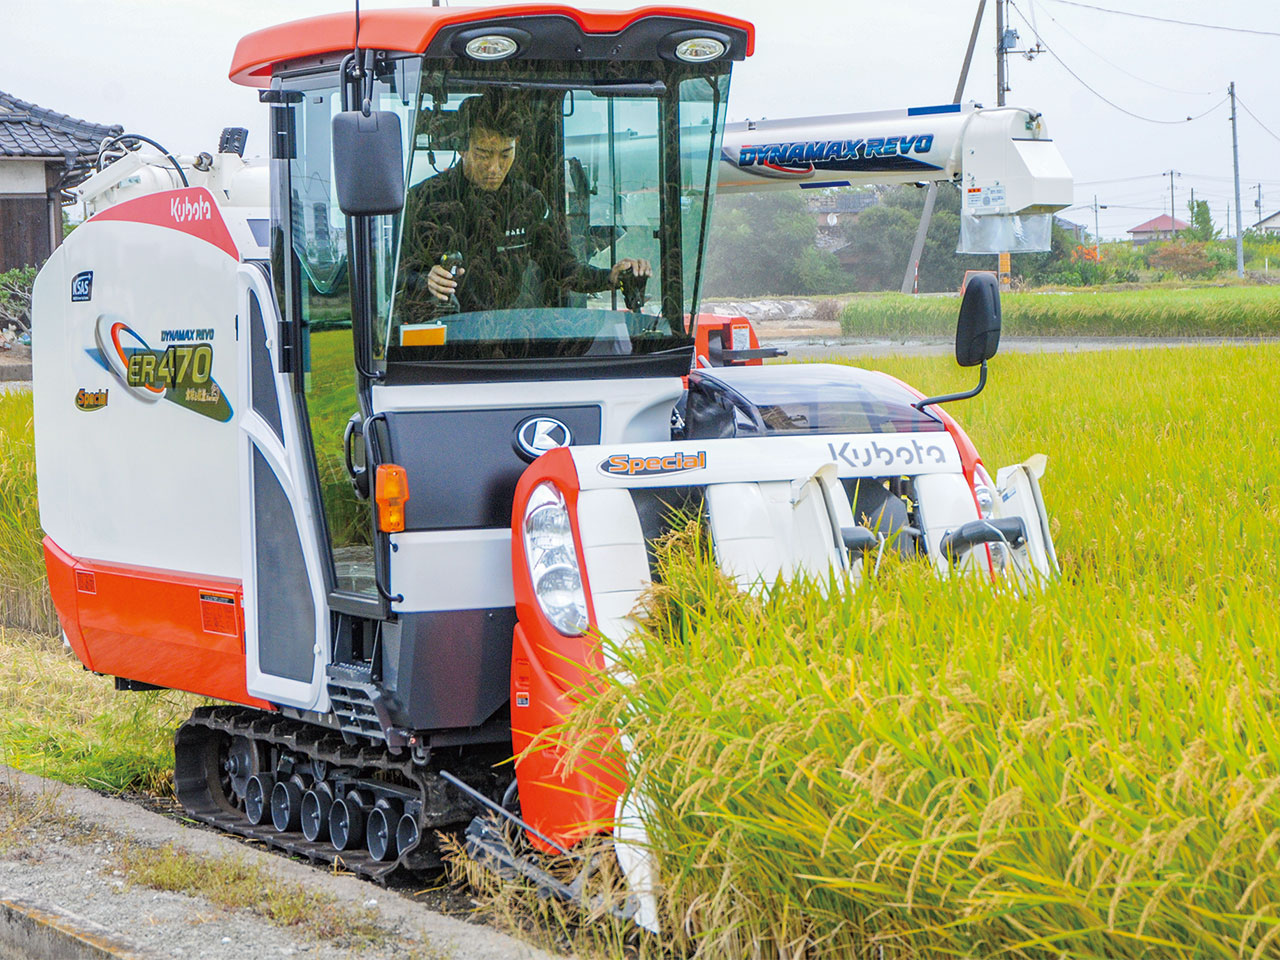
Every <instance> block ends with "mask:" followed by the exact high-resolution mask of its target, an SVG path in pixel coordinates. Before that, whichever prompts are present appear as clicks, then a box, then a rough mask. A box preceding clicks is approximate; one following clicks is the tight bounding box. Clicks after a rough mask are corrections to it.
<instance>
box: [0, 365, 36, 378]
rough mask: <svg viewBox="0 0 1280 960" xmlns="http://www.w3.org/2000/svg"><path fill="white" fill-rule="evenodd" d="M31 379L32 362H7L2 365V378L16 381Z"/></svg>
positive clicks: (0, 370) (0, 375)
mask: <svg viewBox="0 0 1280 960" xmlns="http://www.w3.org/2000/svg"><path fill="white" fill-rule="evenodd" d="M30 379H31V364H30V363H7V364H5V365H4V366H2V367H0V380H5V381H15V380H27V381H29V380H30Z"/></svg>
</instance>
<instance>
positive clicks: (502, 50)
mask: <svg viewBox="0 0 1280 960" xmlns="http://www.w3.org/2000/svg"><path fill="white" fill-rule="evenodd" d="M466 49H467V56H469V57H471V58H472V59H473V60H505V59H507V57H509V56H511V55H512V54H513V53H515V52H516V51H517V50H518V49H520V45H519V44H517V43H516V42H515V41H514V40H512V39H511V38H510V37H504V36H503V35H502V34H499V33H491V34H486V35H485V36H483V37H476V38H475V39H474V40H469V41H467V47H466Z"/></svg>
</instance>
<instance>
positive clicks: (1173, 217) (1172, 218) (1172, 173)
mask: <svg viewBox="0 0 1280 960" xmlns="http://www.w3.org/2000/svg"><path fill="white" fill-rule="evenodd" d="M1161 176H1162V177H1168V178H1169V239H1170V240H1172V239H1173V235H1174V234H1175V233H1177V232H1178V231H1177V229H1176V228H1175V227H1174V223H1176V222H1177V216H1178V214H1177V208H1176V207H1174V205H1173V178H1174V177H1180V176H1182V174H1180V173H1179V172H1178V171H1177V170H1166V171H1165V172H1164V173H1162V174H1161Z"/></svg>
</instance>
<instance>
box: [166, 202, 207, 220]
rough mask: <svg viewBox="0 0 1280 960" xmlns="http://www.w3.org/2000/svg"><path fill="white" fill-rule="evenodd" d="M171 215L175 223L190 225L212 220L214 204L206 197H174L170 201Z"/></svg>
mask: <svg viewBox="0 0 1280 960" xmlns="http://www.w3.org/2000/svg"><path fill="white" fill-rule="evenodd" d="M169 214H170V216H172V217H173V220H174V222H175V223H188V222H192V221H195V220H212V219H213V204H211V203H210V202H209V201H208V200H206V199H205V198H204V197H196V198H195V199H194V200H192V199H191V198H189V197H174V198H173V199H172V200H170V201H169Z"/></svg>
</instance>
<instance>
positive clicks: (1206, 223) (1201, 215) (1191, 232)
mask: <svg viewBox="0 0 1280 960" xmlns="http://www.w3.org/2000/svg"><path fill="white" fill-rule="evenodd" d="M1187 211H1188V212H1189V213H1190V214H1191V226H1190V227H1188V228H1187V229H1186V230H1181V231H1179V232H1178V236H1179V237H1180V238H1181V239H1183V240H1191V241H1195V242H1198V243H1208V242H1209V241H1211V240H1217V239H1218V236H1219V235H1220V234H1221V233H1222V231H1221V230H1219V229H1218V228H1217V227H1215V226H1214V225H1213V215H1212V214H1211V213H1210V212H1209V201H1207V200H1195V201H1188V203H1187Z"/></svg>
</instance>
